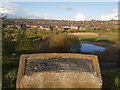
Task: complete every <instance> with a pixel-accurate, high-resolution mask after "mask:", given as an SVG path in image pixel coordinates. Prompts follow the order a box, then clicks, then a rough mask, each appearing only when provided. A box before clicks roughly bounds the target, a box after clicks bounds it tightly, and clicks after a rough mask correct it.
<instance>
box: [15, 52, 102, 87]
mask: <svg viewBox="0 0 120 90" xmlns="http://www.w3.org/2000/svg"><path fill="white" fill-rule="evenodd" d="M16 86H17V88H101V86H102V79H101V73H100V68H99V64H98V60H97V56H94V55H82V54H70V53H47V54H26V55H22V56H21V57H20V64H19V70H18V76H17V83H16Z"/></svg>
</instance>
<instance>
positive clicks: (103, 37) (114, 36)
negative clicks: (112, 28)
mask: <svg viewBox="0 0 120 90" xmlns="http://www.w3.org/2000/svg"><path fill="white" fill-rule="evenodd" d="M93 33H94V32H93ZM95 33H98V34H99V36H90V35H89V36H87V34H86V35H85V36H78V38H79V40H80V41H93V42H106V43H117V42H118V32H95Z"/></svg>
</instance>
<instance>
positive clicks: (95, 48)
mask: <svg viewBox="0 0 120 90" xmlns="http://www.w3.org/2000/svg"><path fill="white" fill-rule="evenodd" d="M104 50H105V48H104V47H101V46H98V45H94V44H89V43H82V44H81V48H80V51H82V52H95V51H104Z"/></svg>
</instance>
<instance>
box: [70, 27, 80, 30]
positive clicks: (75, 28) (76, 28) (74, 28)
mask: <svg viewBox="0 0 120 90" xmlns="http://www.w3.org/2000/svg"><path fill="white" fill-rule="evenodd" d="M70 29H73V30H78V27H77V26H74V27H70Z"/></svg>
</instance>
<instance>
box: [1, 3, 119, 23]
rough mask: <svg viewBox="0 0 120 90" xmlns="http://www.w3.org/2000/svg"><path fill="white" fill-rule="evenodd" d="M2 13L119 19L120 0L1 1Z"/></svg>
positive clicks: (83, 18)
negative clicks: (73, 0) (111, 0)
mask: <svg viewBox="0 0 120 90" xmlns="http://www.w3.org/2000/svg"><path fill="white" fill-rule="evenodd" d="M0 13H6V14H10V15H13V17H14V16H18V17H24V18H44V19H59V20H76V21H79V20H81V21H84V20H91V19H97V20H111V19H118V2H0Z"/></svg>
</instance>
